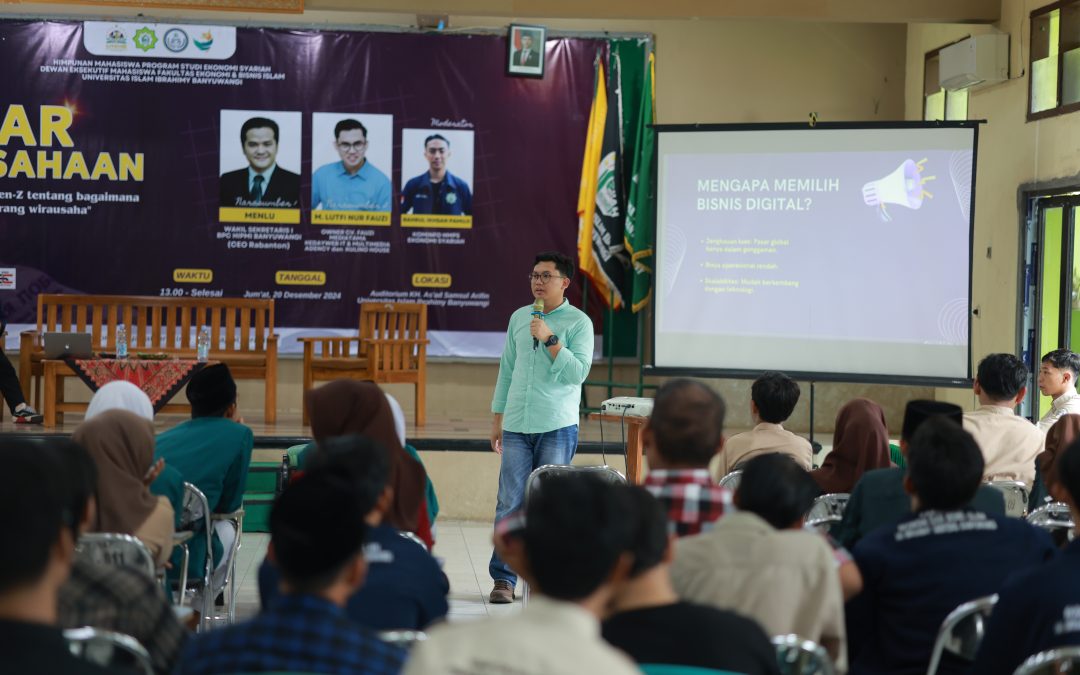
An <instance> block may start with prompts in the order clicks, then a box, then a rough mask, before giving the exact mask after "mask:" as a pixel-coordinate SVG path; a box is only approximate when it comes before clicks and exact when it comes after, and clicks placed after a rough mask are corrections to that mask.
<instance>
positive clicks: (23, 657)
mask: <svg viewBox="0 0 1080 675" xmlns="http://www.w3.org/2000/svg"><path fill="white" fill-rule="evenodd" d="M0 455H2V456H3V458H4V470H5V472H7V474H8V475H9V476H12V477H14V480H10V481H7V483H8V484H7V485H5V486H4V489H3V490H0V520H2V521H3V522H4V537H5V540H6V541H8V542H11V545H9V546H6V547H5V549H4V554H3V555H0V654H2V656H0V658H2V659H3V671H4V672H5V673H18V674H20V675H21V674H22V673H63V674H64V675H98V674H99V673H111V672H114V671H111V670H108V669H106V668H101V667H99V666H96V665H93V664H91V663H89V662H87V661H83V660H82V659H78V658H76V657H75V656H73V655H72V654H71V651H70V650H69V649H68V646H67V643H66V642H65V640H64V636H63V635H62V634H61V632H60V629H59V628H58V627H57V612H56V604H57V595H58V594H59V592H60V587H61V586H62V585H63V584H64V582H65V581H66V580H67V577H68V574H69V572H70V571H71V562H72V559H73V558H74V556H75V539H76V537H77V530H76V528H77V527H78V526H77V524H76V522H75V520H76V518H75V515H74V514H73V513H72V511H71V500H70V498H69V496H68V495H66V494H64V485H63V481H60V480H57V474H58V473H59V472H60V466H59V464H58V462H57V461H56V460H55V458H54V457H53V456H52V454H51V453H49V452H42V449H41V447H40V446H39V445H38V444H35V443H29V442H24V441H10V440H2V441H0Z"/></svg>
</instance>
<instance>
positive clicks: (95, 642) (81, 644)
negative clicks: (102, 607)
mask: <svg viewBox="0 0 1080 675" xmlns="http://www.w3.org/2000/svg"><path fill="white" fill-rule="evenodd" d="M64 640H66V641H67V644H68V649H70V650H71V653H72V654H74V655H75V656H77V657H79V658H81V659H84V660H86V661H89V662H91V663H94V664H97V665H99V666H102V667H103V668H109V669H110V670H111V669H120V668H123V669H125V670H128V671H131V670H132V669H134V670H135V671H137V672H140V673H143V674H144V675H154V667H153V665H152V661H151V660H150V654H149V653H148V652H147V651H146V648H145V647H143V646H142V645H141V644H139V641H138V640H136V639H135V638H133V637H131V636H130V635H124V634H123V633H115V632H113V631H110V630H101V629H100V628H92V627H90V626H83V627H82V628H71V629H69V630H65V631H64Z"/></svg>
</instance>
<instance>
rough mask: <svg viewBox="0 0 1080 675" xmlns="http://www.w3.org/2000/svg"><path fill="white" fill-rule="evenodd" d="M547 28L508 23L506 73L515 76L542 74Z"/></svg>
mask: <svg viewBox="0 0 1080 675" xmlns="http://www.w3.org/2000/svg"><path fill="white" fill-rule="evenodd" d="M546 41H547V28H545V27H544V26H525V25H521V24H510V33H509V35H507V36H506V73H507V74H508V75H514V76H516V77H543V76H544V44H545V43H546Z"/></svg>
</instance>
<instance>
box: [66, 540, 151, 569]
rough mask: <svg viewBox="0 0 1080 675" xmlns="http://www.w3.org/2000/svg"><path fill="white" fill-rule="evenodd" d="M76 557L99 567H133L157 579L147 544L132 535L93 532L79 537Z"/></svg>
mask: <svg viewBox="0 0 1080 675" xmlns="http://www.w3.org/2000/svg"><path fill="white" fill-rule="evenodd" d="M75 555H77V556H78V557H79V558H82V559H84V560H88V561H90V562H92V563H95V564H98V565H113V566H116V567H131V568H133V569H137V570H139V571H141V572H145V573H146V575H147V576H149V577H150V578H151V579H156V578H157V565H155V564H154V556H153V555H152V554H151V553H150V549H148V548H147V547H146V544H144V543H142V542H141V541H139V539H138V538H136V537H133V536H131V535H130V534H118V533H116V532H93V533H89V534H84V535H82V536H81V537H79V542H78V543H77V544H76V545H75Z"/></svg>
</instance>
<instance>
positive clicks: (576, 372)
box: [488, 251, 593, 604]
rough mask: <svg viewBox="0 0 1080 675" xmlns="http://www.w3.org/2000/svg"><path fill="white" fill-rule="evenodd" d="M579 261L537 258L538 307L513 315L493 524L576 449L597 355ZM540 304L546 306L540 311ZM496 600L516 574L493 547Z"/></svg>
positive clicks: (500, 400) (500, 398) (500, 385)
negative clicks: (578, 286)
mask: <svg viewBox="0 0 1080 675" xmlns="http://www.w3.org/2000/svg"><path fill="white" fill-rule="evenodd" d="M573 275H574V263H573V261H572V260H571V259H570V258H569V257H567V256H565V255H563V254H561V253H557V252H554V251H550V252H545V253H540V254H538V255H537V256H536V259H535V261H534V264H533V269H532V272H530V273H529V284H530V286H531V287H532V293H533V298H534V300H535V302H534V304H533V305H526V306H525V307H521V308H520V309H518V310H517V311H515V312H514V313H513V314H512V315H511V316H510V326H509V328H507V330H506V344H505V345H504V347H503V353H502V358H501V360H500V361H499V377H498V379H497V380H496V382H495V395H494V396H493V398H492V401H491V411H492V412H493V413H494V414H495V419H494V422H493V424H492V429H491V449H492V450H494V451H495V452H496V453H498V454H500V455H502V459H501V462H500V466H499V494H498V500H497V504H496V507H495V522H496V523H498V522H499V521H500V520H502V519H503V518H505V517H507V516H508V515H510V514H512V513H514V512H515V511H518V510H519V509H521V507H522V504H523V503H524V499H525V481H526V480H527V479H528V477H529V474H530V473H532V471H533V469H536V468H538V467H541V466H544V465H545V464H569V463H570V461H571V460H572V459H573V458H574V452H575V450H577V439H578V414H579V413H578V404H579V402H580V400H581V384H582V383H583V382H584V381H585V378H586V377H588V375H589V368H590V367H591V366H592V357H593V324H592V320H591V319H589V317H588V315H586V314H585V313H584V312H582V311H581V310H580V309H577V308H576V307H573V306H572V305H571V304H570V302H569V301H568V300H567V299H566V297H565V293H566V289H567V288H569V286H570V280H571V278H572V277H573ZM539 308H542V311H539ZM488 573H489V574H490V575H491V578H492V579H493V580H494V582H495V584H494V588H493V589H492V591H491V597H490V601H491V602H493V603H496V604H504V603H510V602H513V601H514V586H515V584H516V583H517V574H516V573H515V572H513V571H512V570H511V569H510V567H509V566H508V565H507V564H506V562H505V561H503V560H502V559H501V558H500V557H499V554H498V552H496V551H493V552H492V554H491V561H490V562H489V564H488Z"/></svg>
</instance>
